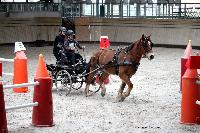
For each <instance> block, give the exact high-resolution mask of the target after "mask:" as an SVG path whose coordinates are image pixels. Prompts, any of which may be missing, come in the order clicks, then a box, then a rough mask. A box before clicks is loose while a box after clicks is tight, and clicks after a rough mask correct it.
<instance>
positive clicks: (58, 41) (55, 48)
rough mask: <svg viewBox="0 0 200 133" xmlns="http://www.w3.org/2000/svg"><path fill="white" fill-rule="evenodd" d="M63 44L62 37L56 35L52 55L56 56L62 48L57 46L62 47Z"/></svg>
mask: <svg viewBox="0 0 200 133" xmlns="http://www.w3.org/2000/svg"><path fill="white" fill-rule="evenodd" d="M63 44H64V36H61V35H58V36H56V38H55V41H54V46H53V53H54V55H55V54H56V55H58V54H59V51H60V50H62V48H61V47H60V46H59V45H63Z"/></svg>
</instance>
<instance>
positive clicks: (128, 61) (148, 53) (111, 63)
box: [84, 34, 154, 102]
mask: <svg viewBox="0 0 200 133" xmlns="http://www.w3.org/2000/svg"><path fill="white" fill-rule="evenodd" d="M152 47H153V43H152V41H151V39H150V36H145V35H144V34H143V35H142V37H141V38H140V39H139V40H137V41H136V42H134V43H132V44H131V45H129V46H127V47H125V48H124V49H122V48H121V49H118V50H111V49H100V50H98V51H97V52H96V53H94V54H93V56H92V57H91V58H90V61H89V63H88V67H87V70H86V72H87V73H89V74H88V75H87V76H86V88H85V91H84V93H85V95H86V96H90V95H91V93H90V91H89V86H90V84H92V83H93V82H94V79H95V78H94V77H95V74H96V72H97V71H100V72H101V74H100V77H99V84H100V86H99V88H100V89H101V95H102V96H105V93H106V88H105V85H104V80H105V79H106V78H107V77H108V76H109V75H110V74H112V75H118V76H119V77H120V79H121V80H122V83H121V86H120V88H119V91H118V96H117V98H116V101H117V102H122V101H124V99H125V98H126V97H128V96H129V95H130V92H131V90H132V88H133V84H132V83H131V81H130V78H131V77H132V76H133V75H134V74H135V73H136V71H137V69H138V67H139V65H140V60H141V58H143V57H146V58H148V59H149V60H152V59H153V58H154V53H153V50H152ZM126 85H128V89H127V91H126V92H124V88H125V86H126Z"/></svg>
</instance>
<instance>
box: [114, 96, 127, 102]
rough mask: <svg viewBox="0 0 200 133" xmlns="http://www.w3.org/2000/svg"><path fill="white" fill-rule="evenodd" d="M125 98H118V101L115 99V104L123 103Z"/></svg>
mask: <svg viewBox="0 0 200 133" xmlns="http://www.w3.org/2000/svg"><path fill="white" fill-rule="evenodd" d="M124 99H125V98H123V97H122V96H120V97H119V96H118V97H117V98H116V99H115V102H114V103H117V102H123V101H124Z"/></svg>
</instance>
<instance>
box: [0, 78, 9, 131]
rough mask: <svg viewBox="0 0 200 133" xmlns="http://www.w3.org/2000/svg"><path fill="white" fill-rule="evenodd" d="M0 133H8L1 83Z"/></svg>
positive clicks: (0, 83) (0, 85)
mask: <svg viewBox="0 0 200 133" xmlns="http://www.w3.org/2000/svg"><path fill="white" fill-rule="evenodd" d="M0 133H8V128H7V120H6V110H5V101H4V93H3V85H2V82H0Z"/></svg>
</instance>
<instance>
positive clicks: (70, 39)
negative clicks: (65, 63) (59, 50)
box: [64, 30, 85, 65]
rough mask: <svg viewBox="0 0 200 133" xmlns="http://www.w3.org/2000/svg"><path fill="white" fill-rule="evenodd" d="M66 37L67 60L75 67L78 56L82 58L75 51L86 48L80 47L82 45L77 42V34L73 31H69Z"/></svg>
mask: <svg viewBox="0 0 200 133" xmlns="http://www.w3.org/2000/svg"><path fill="white" fill-rule="evenodd" d="M65 35H66V36H67V39H66V40H65V42H64V46H65V54H66V56H67V58H68V59H70V60H71V63H72V65H74V64H75V63H76V62H75V58H76V56H79V57H81V55H78V54H77V53H75V50H76V49H77V48H78V49H83V50H84V48H85V46H80V44H79V43H78V42H77V41H76V40H75V34H74V32H73V31H72V30H68V31H67V32H66V34H65ZM81 58H82V57H81Z"/></svg>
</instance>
